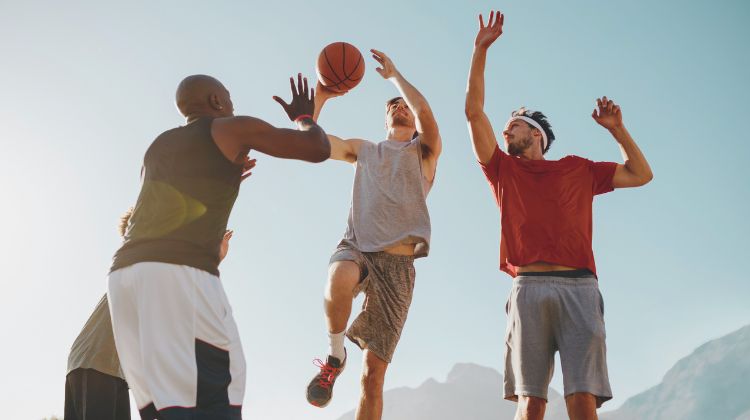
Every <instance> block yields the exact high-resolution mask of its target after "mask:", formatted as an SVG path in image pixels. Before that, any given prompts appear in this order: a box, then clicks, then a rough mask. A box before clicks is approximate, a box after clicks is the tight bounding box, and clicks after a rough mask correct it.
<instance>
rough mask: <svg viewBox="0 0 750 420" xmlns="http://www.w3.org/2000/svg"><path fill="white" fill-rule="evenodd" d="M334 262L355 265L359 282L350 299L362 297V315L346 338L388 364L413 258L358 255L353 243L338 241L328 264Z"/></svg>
mask: <svg viewBox="0 0 750 420" xmlns="http://www.w3.org/2000/svg"><path fill="white" fill-rule="evenodd" d="M336 261H353V262H354V263H356V264H357V265H358V266H359V272H360V281H359V284H358V285H357V287H356V288H355V290H354V297H356V296H357V295H358V294H359V293H362V292H363V293H364V294H365V301H364V303H363V304H362V312H360V314H359V315H358V316H357V318H356V319H355V320H354V322H352V325H351V326H350V327H349V330H347V332H346V336H347V337H349V339H350V340H351V341H352V342H354V344H356V345H358V346H359V347H360V348H361V349H362V350H364V349H368V350H370V351H371V352H373V353H375V355H376V356H378V357H379V358H381V359H382V360H384V361H386V362H388V363H390V362H391V359H392V358H393V353H394V352H395V350H396V345H397V344H398V340H399V339H400V338H401V331H403V329H404V324H405V323H406V315H407V314H408V313H409V306H410V305H411V298H412V295H413V293H414V280H415V277H416V273H415V271H414V257H412V256H405V255H393V254H388V253H386V252H361V251H359V250H358V249H357V248H356V247H355V246H354V245H353V244H351V243H349V242H346V241H341V243H339V245H338V247H337V248H336V251H335V252H334V253H333V255H332V256H331V260H330V262H329V264H332V263H334V262H336Z"/></svg>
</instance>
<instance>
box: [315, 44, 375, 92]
mask: <svg viewBox="0 0 750 420" xmlns="http://www.w3.org/2000/svg"><path fill="white" fill-rule="evenodd" d="M315 70H316V71H317V72H318V80H320V83H321V84H322V85H323V86H325V87H327V88H329V89H331V90H333V91H336V92H346V91H348V90H349V89H351V88H353V87H354V86H357V85H358V84H359V82H360V81H361V80H362V76H364V75H365V60H364V58H363V57H362V53H360V52H359V50H358V49H357V47H355V46H354V45H352V44H349V43H347V42H334V43H333V44H328V45H326V47H325V48H323V51H321V52H320V55H319V56H318V65H317V66H316V67H315Z"/></svg>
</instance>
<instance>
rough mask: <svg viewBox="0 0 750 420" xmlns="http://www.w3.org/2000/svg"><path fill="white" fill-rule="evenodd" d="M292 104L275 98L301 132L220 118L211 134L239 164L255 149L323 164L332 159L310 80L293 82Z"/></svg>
mask: <svg viewBox="0 0 750 420" xmlns="http://www.w3.org/2000/svg"><path fill="white" fill-rule="evenodd" d="M289 81H290V83H291V87H292V102H291V103H289V104H287V103H286V102H284V101H283V100H282V99H281V98H279V97H277V96H274V100H276V101H277V102H279V103H280V104H281V106H282V107H283V108H284V110H285V111H286V113H287V115H288V116H289V119H291V120H292V121H294V122H296V123H297V128H298V129H297V130H292V129H287V128H277V127H274V126H272V125H271V124H268V123H267V122H265V121H263V120H261V119H258V118H253V117H244V116H238V117H227V118H217V119H215V120H214V122H213V124H212V126H211V134H212V135H213V137H214V141H215V142H216V144H217V145H218V146H219V148H220V149H221V150H222V152H223V153H224V154H225V155H226V156H227V157H228V158H230V159H231V160H233V161H236V160H237V159H240V158H241V157H242V156H244V155H246V154H247V152H248V151H249V150H251V149H254V150H257V151H259V152H262V153H265V154H267V155H271V156H274V157H279V158H284V159H297V160H304V161H308V162H322V161H324V160H326V159H328V157H329V156H330V153H331V147H330V144H329V143H328V138H327V137H326V133H325V132H324V131H323V129H322V128H320V127H319V126H318V124H316V123H315V121H313V119H312V113H313V108H314V105H313V102H314V99H315V92H314V90H308V86H307V79H306V78H305V79H303V78H302V75H301V74H300V75H298V76H297V86H295V84H294V79H293V78H290V79H289Z"/></svg>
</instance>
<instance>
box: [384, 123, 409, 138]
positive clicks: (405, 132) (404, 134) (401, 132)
mask: <svg viewBox="0 0 750 420" xmlns="http://www.w3.org/2000/svg"><path fill="white" fill-rule="evenodd" d="M413 135H414V128H413V127H405V126H395V127H388V134H387V135H386V137H385V138H386V140H393V141H401V142H407V141H409V140H411V138H412V136H413Z"/></svg>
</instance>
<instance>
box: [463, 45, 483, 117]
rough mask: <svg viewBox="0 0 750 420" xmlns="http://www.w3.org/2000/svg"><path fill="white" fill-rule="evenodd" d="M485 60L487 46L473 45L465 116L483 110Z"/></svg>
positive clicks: (477, 114)
mask: <svg viewBox="0 0 750 420" xmlns="http://www.w3.org/2000/svg"><path fill="white" fill-rule="evenodd" d="M486 62H487V48H485V47H474V53H473V54H472V56H471V67H470V69H469V82H468V84H467V86H466V107H465V112H466V118H467V119H472V118H476V117H478V116H479V115H480V113H482V112H484V68H485V63H486Z"/></svg>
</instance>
